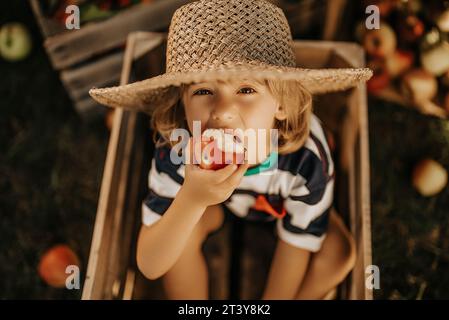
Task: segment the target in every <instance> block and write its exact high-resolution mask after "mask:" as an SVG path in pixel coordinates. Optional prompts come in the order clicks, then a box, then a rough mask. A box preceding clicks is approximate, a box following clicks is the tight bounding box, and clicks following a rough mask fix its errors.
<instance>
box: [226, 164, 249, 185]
mask: <svg viewBox="0 0 449 320" xmlns="http://www.w3.org/2000/svg"><path fill="white" fill-rule="evenodd" d="M248 168H249V164H248V163H244V164H241V165H240V166H239V168H238V169H237V170H235V171H234V172H233V173H232V174H231V175H230V176H229V177H228V178H227V179H226V180H224V181H223V183H226V184H229V185H230V186H236V185H238V184H239V183H240V181H241V180H242V178H243V175H244V174H245V172H246V170H248Z"/></svg>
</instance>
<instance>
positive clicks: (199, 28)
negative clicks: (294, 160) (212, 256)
mask: <svg viewBox="0 0 449 320" xmlns="http://www.w3.org/2000/svg"><path fill="white" fill-rule="evenodd" d="M371 75H372V72H371V70H369V69H367V68H358V69H353V68H344V69H303V68H296V61H295V54H294V52H293V48H292V36H291V32H290V27H289V25H288V22H287V19H286V18H285V15H284V13H283V12H282V10H281V9H280V8H278V7H276V6H275V5H273V4H272V3H270V2H268V1H265V0H256V1H255V0H200V1H196V2H192V3H188V4H186V5H184V6H182V7H180V8H179V9H178V10H176V12H175V13H174V15H173V17H172V20H171V24H170V27H169V32H168V38H167V52H166V72H165V73H164V74H162V75H159V76H156V77H153V78H150V79H146V80H143V81H139V82H135V83H132V84H128V85H125V86H117V87H110V88H101V89H96V88H93V89H92V90H90V91H89V93H90V95H91V96H92V97H93V98H94V99H95V100H97V101H98V102H100V103H102V104H105V105H108V106H111V107H123V108H126V109H134V110H140V111H144V112H147V113H150V114H151V111H152V110H154V108H157V107H158V106H161V105H167V104H174V103H175V102H176V101H177V99H178V98H179V90H178V88H177V87H178V86H179V85H180V84H182V83H185V84H188V83H192V82H200V81H208V80H210V81H212V80H218V79H220V80H228V79H235V78H237V79H244V78H262V79H278V80H295V81H300V82H301V84H302V85H303V86H304V87H305V88H306V89H308V90H309V91H310V92H311V93H325V92H331V91H339V90H345V89H348V88H350V87H354V86H356V85H357V84H359V83H360V82H364V81H367V80H368V79H369V78H370V77H371Z"/></svg>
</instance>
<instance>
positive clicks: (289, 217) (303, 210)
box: [277, 134, 334, 252]
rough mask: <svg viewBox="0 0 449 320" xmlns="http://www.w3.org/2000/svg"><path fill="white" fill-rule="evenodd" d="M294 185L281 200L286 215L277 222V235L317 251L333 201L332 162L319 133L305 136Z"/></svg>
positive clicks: (323, 237)
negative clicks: (306, 138) (306, 137)
mask: <svg viewBox="0 0 449 320" xmlns="http://www.w3.org/2000/svg"><path fill="white" fill-rule="evenodd" d="M296 172H297V174H296V177H295V178H294V183H293V187H292V189H291V191H290V194H289V195H288V197H287V198H286V199H285V201H284V207H285V209H286V212H287V213H286V215H285V216H284V218H283V219H281V220H278V222H277V231H278V235H279V238H281V239H282V240H283V241H285V242H287V243H289V244H291V245H293V246H295V247H299V248H302V249H305V250H308V251H311V252H317V251H319V250H320V249H321V245H322V243H323V241H324V239H325V237H326V232H327V227H328V221H329V212H330V209H331V207H332V204H333V193H334V178H333V162H332V158H331V156H330V152H329V149H328V146H327V143H326V140H325V139H324V140H323V137H321V136H318V137H317V136H314V135H313V134H311V137H309V138H308V140H307V142H306V144H305V147H304V148H303V149H302V151H301V155H300V157H299V165H298V167H297V170H296Z"/></svg>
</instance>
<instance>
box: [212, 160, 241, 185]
mask: <svg viewBox="0 0 449 320" xmlns="http://www.w3.org/2000/svg"><path fill="white" fill-rule="evenodd" d="M236 170H237V165H236V164H228V165H227V166H226V167H224V168H222V169H219V170H216V171H214V175H213V176H214V180H215V181H216V182H217V183H221V182H223V181H225V180H226V179H227V178H228V177H229V176H230V175H231V174H232V173H233V172H235V171H236Z"/></svg>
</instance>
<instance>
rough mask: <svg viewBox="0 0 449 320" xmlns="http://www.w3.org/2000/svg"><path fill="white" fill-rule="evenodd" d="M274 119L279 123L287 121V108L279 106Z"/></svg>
mask: <svg viewBox="0 0 449 320" xmlns="http://www.w3.org/2000/svg"><path fill="white" fill-rule="evenodd" d="M274 117H275V118H276V119H277V120H279V121H283V120H285V119H287V113H286V112H285V108H284V107H282V106H281V105H279V106H278V108H277V110H276V113H275V114H274Z"/></svg>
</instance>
